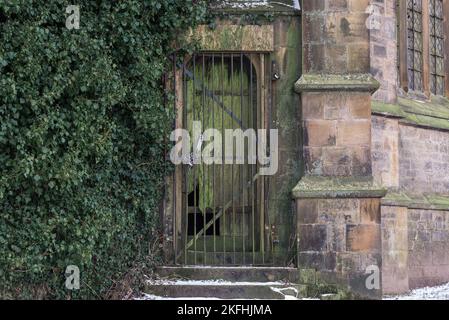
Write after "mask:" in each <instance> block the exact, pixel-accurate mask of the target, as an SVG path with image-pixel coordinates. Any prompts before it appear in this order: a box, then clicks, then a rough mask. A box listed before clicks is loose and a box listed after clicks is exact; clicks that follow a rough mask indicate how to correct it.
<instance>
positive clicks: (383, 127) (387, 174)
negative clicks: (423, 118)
mask: <svg viewBox="0 0 449 320" xmlns="http://www.w3.org/2000/svg"><path fill="white" fill-rule="evenodd" d="M371 158H372V164H373V176H374V181H375V182H376V183H378V184H379V185H382V186H385V187H388V188H398V187H399V121H398V119H389V118H385V117H379V116H373V117H372V153H371Z"/></svg>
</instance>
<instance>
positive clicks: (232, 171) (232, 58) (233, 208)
mask: <svg viewBox="0 0 449 320" xmlns="http://www.w3.org/2000/svg"><path fill="white" fill-rule="evenodd" d="M231 112H232V113H233V114H235V113H234V55H233V54H232V53H231ZM232 129H233V130H234V122H232ZM232 149H233V152H232V164H231V200H232V224H231V229H232V250H233V257H234V265H235V264H236V247H235V202H234V162H235V152H234V141H232Z"/></svg>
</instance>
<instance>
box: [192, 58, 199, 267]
mask: <svg viewBox="0 0 449 320" xmlns="http://www.w3.org/2000/svg"><path fill="white" fill-rule="evenodd" d="M195 73H196V54H194V55H193V73H192V83H193V85H192V93H193V97H192V131H193V123H194V122H195V118H196V115H195V96H196V84H195V81H196V79H195ZM195 148H196V141H193V158H195V156H196V149H195ZM191 161H193V162H195V160H194V159H191ZM196 173H197V172H196V164H195V163H193V183H192V185H193V250H194V251H193V261H194V264H196V263H197V257H196V249H197V248H196V214H197V211H198V209H197V207H198V203H197V201H196V196H197V192H196V189H197V186H199V183H198V182H197V178H196Z"/></svg>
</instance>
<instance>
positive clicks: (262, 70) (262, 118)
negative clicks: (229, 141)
mask: <svg viewBox="0 0 449 320" xmlns="http://www.w3.org/2000/svg"><path fill="white" fill-rule="evenodd" d="M260 74H261V76H260V82H261V92H260V93H261V113H260V125H261V128H262V129H265V127H264V125H265V56H264V55H263V54H262V53H261V54H260ZM264 156H265V155H264ZM264 181H265V180H264V178H263V177H262V182H261V189H262V190H261V192H260V202H261V206H260V208H261V214H260V217H261V221H262V223H261V224H260V225H261V228H262V230H261V237H260V239H261V241H262V264H265V231H266V230H265V185H264Z"/></svg>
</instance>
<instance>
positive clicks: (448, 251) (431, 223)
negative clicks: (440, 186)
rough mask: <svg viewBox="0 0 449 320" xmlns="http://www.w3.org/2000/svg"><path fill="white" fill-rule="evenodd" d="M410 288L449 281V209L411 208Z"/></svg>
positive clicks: (409, 216)
mask: <svg viewBox="0 0 449 320" xmlns="http://www.w3.org/2000/svg"><path fill="white" fill-rule="evenodd" d="M408 211H409V212H408V241H409V257H408V260H409V287H410V289H414V288H420V287H426V286H434V285H439V284H442V283H445V282H448V281H449V211H435V210H418V209H409V210H408Z"/></svg>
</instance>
